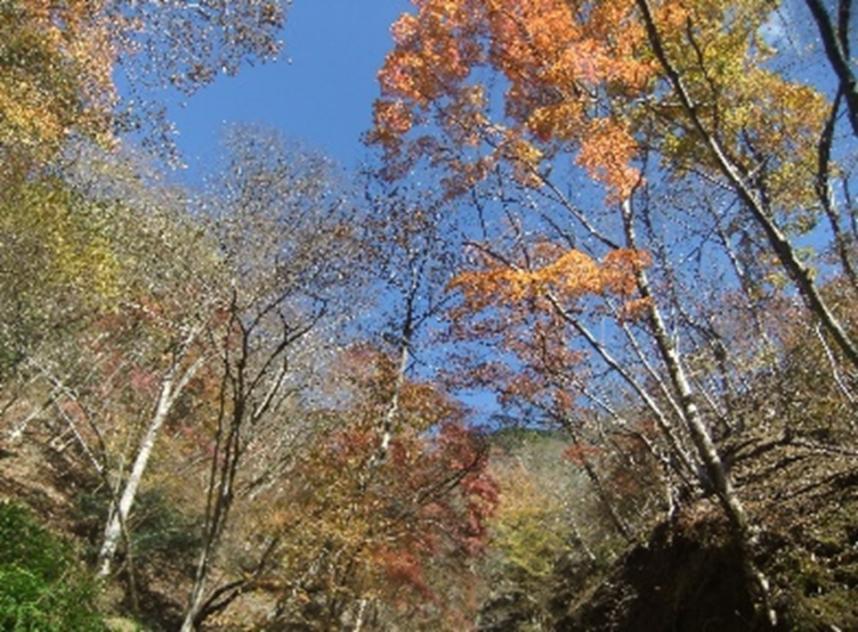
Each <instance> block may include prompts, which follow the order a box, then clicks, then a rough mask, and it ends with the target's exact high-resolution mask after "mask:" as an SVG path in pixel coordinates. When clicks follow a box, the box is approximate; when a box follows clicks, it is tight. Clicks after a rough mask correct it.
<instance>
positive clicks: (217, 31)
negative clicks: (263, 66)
mask: <svg viewBox="0 0 858 632" xmlns="http://www.w3.org/2000/svg"><path fill="white" fill-rule="evenodd" d="M282 25H283V9H282V6H281V3H280V2H278V1H277V0H239V1H227V0H206V1H203V2H195V3H190V2H184V1H182V2H180V1H178V0H172V1H167V2H157V3H154V2H137V1H135V0H66V1H64V2H53V1H49V0H27V1H24V0H1V1H0V161H2V163H3V165H4V167H5V168H9V167H10V165H12V166H17V167H18V168H20V169H29V168H32V167H33V166H38V165H39V164H41V163H43V162H44V161H46V160H48V159H49V158H51V157H52V156H53V155H55V153H56V151H57V150H58V149H59V148H60V147H61V146H62V145H63V143H64V142H65V141H66V140H67V139H68V138H69V137H70V136H72V135H78V136H80V137H84V138H89V139H92V140H95V141H96V142H98V143H100V144H102V145H105V144H110V142H111V141H112V139H113V138H114V137H115V134H116V132H117V131H120V130H121V129H123V128H124V129H125V130H127V129H136V128H139V127H145V126H146V125H147V121H146V118H147V117H148V116H149V114H151V108H150V111H149V114H147V113H146V112H145V111H144V107H143V105H142V103H141V98H140V96H139V93H140V91H141V90H145V89H146V87H149V88H152V87H164V86H170V87H173V88H175V89H178V90H181V91H183V92H185V93H190V92H193V91H194V90H195V89H196V88H198V87H199V86H201V85H205V84H206V83H209V82H211V81H212V80H213V79H214V78H215V76H216V75H217V74H218V73H220V72H226V73H235V72H237V71H238V69H239V68H240V66H241V65H242V63H244V62H246V61H250V60H253V59H266V58H272V57H274V56H275V55H276V54H277V52H278V51H279V46H280V43H279V41H278V39H277V35H278V33H279V31H280V29H281V27H282ZM120 69H121V72H122V73H124V74H125V75H126V77H127V78H128V82H127V83H128V84H129V86H130V89H131V90H133V91H135V92H136V93H138V94H137V95H135V96H134V97H133V98H129V99H128V100H127V102H125V103H121V102H120V99H119V92H118V90H117V86H116V84H115V78H116V76H117V73H118V72H119V71H120ZM120 111H121V112H122V115H121V116H118V114H119V112H120ZM149 124H151V121H149Z"/></svg>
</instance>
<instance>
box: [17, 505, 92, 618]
mask: <svg viewBox="0 0 858 632" xmlns="http://www.w3.org/2000/svg"><path fill="white" fill-rule="evenodd" d="M94 597H95V586H94V584H93V582H92V581H91V580H90V578H89V577H88V576H87V575H86V573H85V572H84V571H83V570H82V569H80V568H79V566H78V565H77V563H76V560H75V559H74V556H73V555H72V551H71V549H70V547H69V546H68V545H67V544H66V543H65V542H63V541H62V540H60V539H58V538H57V537H56V536H54V535H52V534H51V533H49V532H48V531H47V530H45V529H44V528H43V527H41V526H40V525H39V524H38V523H37V522H36V521H35V520H34V519H33V517H32V515H31V514H30V513H29V512H28V511H27V510H26V509H24V508H22V507H19V506H17V505H14V504H11V503H8V502H0V630H3V631H4V632H5V631H9V632H13V631H14V632H23V631H25V630H26V631H31V630H32V631H34V632H35V631H37V630H38V631H40V632H42V631H45V632H48V631H53V630H57V631H60V630H75V631H80V632H90V631H96V630H99V631H100V630H105V627H104V624H103V622H102V619H101V616H100V615H99V614H98V613H97V610H96V608H95V606H94Z"/></svg>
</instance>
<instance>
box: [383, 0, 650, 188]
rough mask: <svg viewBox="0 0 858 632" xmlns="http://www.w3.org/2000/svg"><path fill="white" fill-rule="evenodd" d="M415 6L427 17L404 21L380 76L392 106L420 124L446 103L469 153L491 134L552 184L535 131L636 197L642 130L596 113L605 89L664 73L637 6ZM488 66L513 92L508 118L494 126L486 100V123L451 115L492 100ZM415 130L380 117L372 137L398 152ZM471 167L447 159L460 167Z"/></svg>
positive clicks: (444, 110) (497, 0) (497, 152)
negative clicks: (651, 53) (651, 54)
mask: <svg viewBox="0 0 858 632" xmlns="http://www.w3.org/2000/svg"><path fill="white" fill-rule="evenodd" d="M415 5H416V7H417V12H416V14H406V15H403V16H402V17H401V18H400V19H399V20H397V22H396V23H395V24H394V25H393V28H392V31H393V38H394V42H395V48H394V50H393V51H392V52H391V53H390V54H389V55H388V57H387V60H386V62H385V64H384V67H383V68H382V70H381V72H380V73H379V81H380V84H381V90H382V95H383V97H382V100H381V102H390V101H392V100H398V101H397V102H398V103H400V104H401V107H403V108H406V109H410V110H411V113H412V119H414V120H416V118H417V117H416V116H415V115H416V113H417V112H418V111H420V112H421V113H425V112H426V111H427V110H429V109H430V108H435V109H436V110H437V111H438V112H439V114H440V116H439V117H438V120H439V121H440V123H441V126H442V128H443V132H444V133H445V134H447V135H448V136H449V138H450V139H451V140H452V142H453V143H454V145H457V146H459V147H468V146H476V145H477V142H476V141H475V140H474V139H479V138H481V137H485V138H491V139H492V140H491V141H490V142H489V144H490V145H493V146H494V152H493V154H494V156H496V157H497V158H499V159H501V160H504V161H507V162H509V163H510V164H512V165H513V167H514V169H515V175H516V177H517V179H518V180H519V181H520V182H521V183H523V184H525V185H526V186H533V187H538V186H540V185H541V182H540V181H539V179H538V178H536V177H535V175H534V174H535V173H536V169H538V168H539V167H540V164H541V162H542V161H543V160H544V159H545V156H544V155H543V152H542V151H541V150H540V148H538V147H537V146H536V145H535V144H533V143H532V142H531V140H530V138H529V136H530V135H531V134H532V135H534V136H535V140H538V141H539V142H542V143H549V142H554V141H561V142H563V143H568V144H570V145H571V146H572V147H573V148H575V149H577V150H579V151H580V155H579V158H578V161H579V163H581V164H582V166H585V168H586V169H587V171H588V173H590V175H591V176H592V177H594V178H596V179H597V180H598V181H599V182H601V183H602V184H604V185H605V186H606V187H607V188H608V189H609V191H610V193H611V196H612V198H616V199H619V198H622V197H624V196H626V195H628V193H629V192H630V191H631V188H632V186H633V184H634V182H635V181H636V180H637V171H636V170H635V169H633V168H631V167H630V166H629V165H630V163H631V161H632V160H633V159H634V158H635V154H636V150H637V147H636V144H635V142H634V140H633V138H632V136H631V133H630V131H629V129H628V128H627V126H625V125H623V124H622V123H620V122H619V121H618V120H614V119H612V118H595V119H593V118H592V117H593V116H594V112H595V106H596V103H597V101H598V96H597V95H598V94H599V92H600V91H602V90H605V89H608V90H610V91H611V92H614V93H624V94H628V93H631V94H632V95H637V94H639V93H640V91H641V90H643V88H644V86H645V84H646V83H647V81H648V79H649V78H650V77H652V76H653V74H654V70H653V65H652V63H651V60H648V59H646V58H644V57H643V56H642V55H640V54H639V53H640V49H641V48H642V46H643V44H644V41H645V34H644V31H643V29H642V27H641V26H640V24H639V22H638V21H637V19H636V18H635V17H634V13H633V11H634V3H633V2H631V0H606V1H605V2H600V3H597V5H596V6H593V7H590V6H579V4H578V3H570V2H568V1H566V0H417V1H415ZM486 69H487V70H490V71H492V72H495V73H498V74H500V75H501V76H502V77H503V80H504V82H505V83H506V85H507V88H506V94H505V98H504V115H503V116H504V118H505V119H506V120H504V121H500V120H491V118H490V117H489V116H487V114H488V113H487V112H485V103H481V104H480V108H479V109H478V110H477V111H479V112H480V113H481V114H482V116H472V117H462V116H460V115H459V114H460V113H459V112H451V110H456V109H461V105H460V104H461V103H462V101H463V98H462V97H463V95H464V94H467V93H468V92H469V91H470V92H473V91H475V90H477V91H479V92H480V93H482V91H483V90H484V84H483V83H481V82H480V81H479V80H475V79H476V78H482V77H483V76H485V75H484V73H483V71H484V70H486ZM486 85H487V84H486ZM385 107H388V106H385ZM463 127H465V128H469V129H467V130H463V129H462V128H463ZM411 128H412V126H411V125H409V126H406V125H391V124H389V123H388V122H387V121H386V120H385V119H384V117H381V119H380V120H379V117H377V120H376V127H375V131H374V133H373V134H371V135H370V139H371V140H372V141H374V142H378V143H380V144H382V145H384V146H385V147H388V148H389V147H392V146H395V145H396V143H397V142H398V141H401V140H404V139H403V136H404V135H405V134H407V133H408V131H410V130H411ZM398 130H402V131H398ZM430 150H431V148H430ZM429 157H430V158H432V159H436V160H437V158H438V157H437V156H429ZM461 162H462V161H458V162H457V161H455V160H448V159H446V158H445V164H446V166H447V168H448V169H450V170H455V169H456V168H457V165H458V164H459V163H461ZM470 162H472V161H468V163H470Z"/></svg>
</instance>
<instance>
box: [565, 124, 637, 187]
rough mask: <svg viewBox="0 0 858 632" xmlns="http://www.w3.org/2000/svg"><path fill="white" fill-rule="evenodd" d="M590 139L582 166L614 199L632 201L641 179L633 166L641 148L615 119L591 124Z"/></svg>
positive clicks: (580, 159) (584, 145)
mask: <svg viewBox="0 0 858 632" xmlns="http://www.w3.org/2000/svg"><path fill="white" fill-rule="evenodd" d="M586 138H587V140H586V142H584V143H582V144H581V151H580V153H579V154H578V158H577V162H578V164H579V165H581V166H582V167H584V169H586V170H587V172H588V173H589V174H590V176H591V177H592V178H593V179H595V180H597V181H598V182H601V183H602V184H604V185H605V186H606V187H607V188H608V191H609V192H610V197H611V199H612V200H614V201H620V200H624V199H626V198H628V197H629V196H630V195H631V193H632V190H633V189H634V187H635V185H636V184H637V182H638V180H639V179H640V172H639V171H638V170H637V169H635V168H634V167H632V166H630V164H631V161H632V159H633V158H634V156H635V154H636V153H637V149H638V148H637V143H636V142H635V139H634V138H632V135H631V134H630V133H629V130H628V128H627V127H625V126H624V125H623V124H622V123H619V122H618V121H616V120H613V119H605V118H597V119H593V120H592V121H590V122H589V124H588V125H587V132H586Z"/></svg>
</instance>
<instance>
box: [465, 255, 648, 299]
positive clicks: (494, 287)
mask: <svg viewBox="0 0 858 632" xmlns="http://www.w3.org/2000/svg"><path fill="white" fill-rule="evenodd" d="M486 263H487V265H486V267H484V268H483V269H481V270H471V271H467V272H462V273H461V274H459V275H458V276H456V278H455V279H453V281H452V282H451V283H450V289H453V290H461V291H462V292H463V294H464V296H465V301H466V303H467V304H468V306H469V308H470V309H471V310H473V311H476V310H479V309H483V308H485V307H487V306H488V305H490V304H494V303H506V304H516V303H520V302H521V301H523V300H525V299H538V298H540V297H541V296H543V295H544V294H545V293H546V292H548V291H550V292H552V293H554V294H555V295H556V296H557V297H558V298H562V299H566V300H574V299H577V298H580V297H583V296H585V295H598V294H603V293H612V294H616V295H620V296H624V297H625V296H629V295H631V294H632V293H633V292H634V289H635V287H636V282H635V276H634V275H635V272H636V271H637V270H639V269H641V268H643V267H645V266H647V265H649V263H650V258H649V255H647V254H646V253H645V252H640V251H634V250H627V249H619V250H614V251H612V252H610V253H609V254H608V255H607V256H606V257H605V259H604V260H603V261H602V262H601V263H599V262H596V261H595V260H594V259H592V258H591V257H590V256H588V255H586V254H584V253H583V252H580V251H578V250H568V251H566V252H564V253H562V254H560V255H559V256H557V257H556V258H554V259H553V260H552V261H550V262H549V263H546V264H545V265H543V266H541V267H538V268H534V269H525V268H519V267H512V266H508V265H504V264H498V263H496V262H486Z"/></svg>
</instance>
